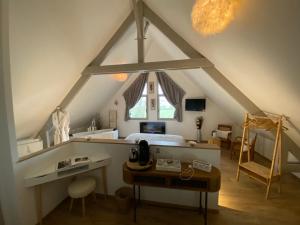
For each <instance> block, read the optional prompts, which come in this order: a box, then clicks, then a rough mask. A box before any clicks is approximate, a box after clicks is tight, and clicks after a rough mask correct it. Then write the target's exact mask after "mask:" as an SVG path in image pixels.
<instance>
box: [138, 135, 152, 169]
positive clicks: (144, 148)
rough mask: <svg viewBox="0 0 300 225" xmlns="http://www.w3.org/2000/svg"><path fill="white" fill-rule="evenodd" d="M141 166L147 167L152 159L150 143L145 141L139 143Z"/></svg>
mask: <svg viewBox="0 0 300 225" xmlns="http://www.w3.org/2000/svg"><path fill="white" fill-rule="evenodd" d="M138 159H139V164H140V165H141V166H145V165H147V164H148V162H149V159H150V151H149V145H148V142H147V141H145V140H141V141H139V154H138Z"/></svg>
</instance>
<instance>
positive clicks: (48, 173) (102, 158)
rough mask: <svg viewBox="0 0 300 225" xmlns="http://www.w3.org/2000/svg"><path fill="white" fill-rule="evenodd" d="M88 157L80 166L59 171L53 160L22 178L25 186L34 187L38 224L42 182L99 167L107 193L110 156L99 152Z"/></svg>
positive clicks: (40, 212) (40, 210) (40, 221)
mask: <svg viewBox="0 0 300 225" xmlns="http://www.w3.org/2000/svg"><path fill="white" fill-rule="evenodd" d="M69 157H70V158H71V157H73V156H69ZM88 157H89V158H90V162H89V163H88V164H85V165H84V166H81V167H77V168H73V169H70V170H66V171H61V172H59V171H57V170H56V164H57V162H55V163H53V164H52V165H50V166H48V167H45V168H43V169H40V170H39V171H37V172H31V173H30V174H28V175H27V176H26V177H25V178H24V180H25V186H26V187H35V191H36V210H37V217H38V222H39V224H42V185H43V184H46V183H49V182H52V181H55V180H60V179H63V178H67V177H71V176H74V175H78V174H82V173H86V172H88V171H91V170H95V169H98V168H100V169H101V175H102V179H103V180H102V183H103V190H104V194H105V196H106V195H107V183H106V166H107V165H109V164H110V162H111V156H110V155H108V154H103V153H100V154H95V155H92V156H88Z"/></svg>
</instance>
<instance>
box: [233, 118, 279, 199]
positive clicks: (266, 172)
mask: <svg viewBox="0 0 300 225" xmlns="http://www.w3.org/2000/svg"><path fill="white" fill-rule="evenodd" d="M250 117H253V118H254V119H251V118H250ZM255 118H257V119H259V120H265V121H268V120H269V121H272V120H271V119H270V118H268V117H264V116H254V115H251V116H250V114H248V113H246V115H245V121H244V128H243V137H242V143H241V150H240V156H239V163H238V170H237V176H236V179H237V181H239V177H240V172H241V171H242V172H244V173H246V174H247V175H248V176H250V177H252V178H254V179H255V180H258V181H260V182H262V183H263V184H265V185H266V186H267V191H266V199H268V197H269V192H270V187H271V184H272V182H275V181H279V188H278V192H279V193H280V191H281V184H280V178H281V173H282V172H281V170H282V166H281V151H282V116H280V117H277V118H275V122H274V123H273V126H272V125H270V123H269V124H266V125H263V124H255ZM250 127H252V128H258V129H265V130H270V129H272V128H276V136H275V144H274V150H273V156H272V164H271V167H270V168H267V167H264V166H262V165H260V164H258V163H255V162H254V161H251V159H250V143H249V140H250V139H249V133H250V131H249V130H250ZM246 140H247V143H246ZM245 145H246V147H247V153H248V154H247V156H248V157H247V160H248V161H247V162H246V163H244V162H242V155H243V150H244V146H245ZM275 166H276V171H275ZM274 172H275V173H274Z"/></svg>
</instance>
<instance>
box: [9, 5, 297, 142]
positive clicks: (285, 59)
mask: <svg viewBox="0 0 300 225" xmlns="http://www.w3.org/2000/svg"><path fill="white" fill-rule="evenodd" d="M145 2H146V3H147V4H148V5H149V6H150V7H151V8H152V9H153V10H154V11H155V12H156V13H157V14H159V15H160V16H161V17H162V18H163V19H164V20H165V21H166V22H167V23H168V24H169V25H170V26H171V27H172V28H173V29H174V30H175V31H176V32H178V34H179V35H181V36H182V37H183V38H184V39H185V40H187V41H188V42H189V43H190V44H191V45H192V46H193V47H195V48H196V49H197V50H198V51H199V52H201V53H203V54H204V55H205V56H206V57H207V58H208V59H210V60H211V61H212V62H213V63H214V64H215V65H216V67H217V68H218V69H219V70H220V71H222V72H223V74H224V75H225V76H226V77H227V78H228V79H229V80H230V81H231V82H232V83H233V84H234V85H235V86H237V87H239V89H240V90H241V91H242V92H243V93H244V94H246V95H247V96H248V97H249V98H250V100H252V101H253V102H255V103H256V104H257V105H258V106H259V107H260V108H261V109H263V110H266V111H269V112H273V113H278V114H282V113H284V114H285V115H287V116H289V117H290V120H291V122H292V123H293V124H294V126H295V129H292V130H291V131H289V132H290V136H291V137H292V138H293V140H294V141H295V142H297V143H298V145H300V138H299V128H300V120H299V118H298V117H297V114H299V113H300V103H299V101H297V98H298V97H299V95H300V93H299V91H298V89H297V87H296V85H297V84H298V83H299V80H300V78H299V76H297V75H298V65H299V58H298V57H297V55H296V54H297V53H298V52H299V50H300V49H299V48H300V46H299V45H294V44H293V43H297V41H298V40H299V38H300V31H299V30H298V27H299V25H300V24H299V23H300V22H299V21H300V14H299V13H298V14H297V12H298V11H297V9H299V7H300V2H299V1H291V2H289V4H286V3H285V2H284V1H281V0H273V1H272V4H270V2H268V1H264V2H262V1H259V0H244V1H243V4H242V7H241V10H240V13H239V15H238V16H237V18H236V20H235V21H234V22H233V24H232V25H231V26H230V27H229V28H228V29H227V30H226V31H225V32H224V33H222V34H218V35H215V36H212V37H206V38H204V37H202V36H200V35H199V34H197V33H195V31H194V30H193V29H192V27H191V23H190V12H191V8H192V5H193V3H194V1H193V0H185V1H181V0H163V1H162V0H151V1H150V0H149V1H147V0H145ZM12 6H13V7H12V12H11V57H12V60H11V63H12V85H13V95H14V107H15V120H16V127H17V133H18V137H25V136H30V135H32V134H33V133H34V132H36V131H37V130H38V129H39V128H40V127H41V126H42V124H43V122H44V121H45V120H46V119H47V117H48V116H49V114H50V112H51V111H52V110H53V109H54V108H55V107H56V105H57V104H58V102H60V101H61V100H62V98H63V97H64V96H65V94H66V90H68V89H70V88H71V87H72V85H73V84H74V82H75V81H76V80H77V79H78V77H79V74H80V72H81V71H82V69H83V68H84V67H85V66H86V65H87V64H88V63H89V62H90V61H91V59H92V58H93V57H94V56H95V55H96V54H97V52H98V51H99V50H100V49H101V48H102V47H103V46H104V44H105V43H106V42H107V40H108V39H109V38H110V36H111V34H112V33H113V32H114V31H115V30H116V28H117V27H118V26H119V24H120V23H121V22H122V21H123V20H124V18H125V17H126V16H127V15H128V14H129V11H130V4H129V1H128V3H127V2H126V4H124V1H121V0H113V1H100V0H94V1H89V2H88V4H87V3H86V1H85V2H82V1H79V0H78V1H72V2H70V1H63V2H61V1H50V0H49V1H44V2H43V3H41V2H40V1H33V0H31V1H26V3H25V2H23V1H12ZM112 15H113V16H112ZM108 21H109V23H108ZM97 28H98V29H97ZM129 52H130V53H132V52H133V51H132V50H130V51H129ZM116 63H119V62H116ZM187 74H189V76H191V77H192V78H193V79H194V80H196V81H197V79H200V78H199V76H201V73H199V74H198V73H187ZM197 82H199V84H200V85H201V84H202V85H203V83H204V82H205V79H204V80H203V81H197ZM204 86H205V85H204ZM205 87H208V86H205ZM202 89H203V90H205V89H204V88H202ZM207 89H208V92H209V90H210V92H211V94H210V95H211V98H212V99H213V94H214V93H215V92H214V91H212V88H207ZM36 93H38V94H36ZM214 98H217V97H214ZM213 100H214V99H213ZM222 102H223V104H224V101H222ZM233 102H234V101H233ZM233 104H236V103H233ZM229 106H230V105H229ZM229 108H230V109H231V110H232V107H231V106H230V107H229ZM241 110H243V109H242V108H241ZM233 111H235V110H233ZM233 113H234V112H233ZM33 124H34V125H33Z"/></svg>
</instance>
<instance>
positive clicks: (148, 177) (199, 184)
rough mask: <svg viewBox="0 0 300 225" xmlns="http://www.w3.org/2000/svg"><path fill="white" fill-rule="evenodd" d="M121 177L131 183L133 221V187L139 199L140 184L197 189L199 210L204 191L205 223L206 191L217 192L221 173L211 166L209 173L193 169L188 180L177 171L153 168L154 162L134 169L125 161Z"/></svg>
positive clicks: (201, 209)
mask: <svg viewBox="0 0 300 225" xmlns="http://www.w3.org/2000/svg"><path fill="white" fill-rule="evenodd" d="M188 165H189V164H188V163H181V167H182V170H184V169H186V168H187V167H188ZM123 179H124V181H125V182H126V183H127V184H132V185H133V196H134V222H136V197H135V195H136V194H135V189H136V185H137V186H138V199H139V200H140V186H152V187H162V188H173V189H184V190H191V191H199V192H200V199H199V210H200V211H199V212H201V213H202V212H203V208H202V192H204V193H205V203H204V204H205V207H204V213H203V217H204V223H205V225H206V224H207V193H208V192H217V191H219V190H220V183H221V174H220V171H219V170H218V169H217V168H216V167H213V168H212V171H211V172H210V173H207V172H204V171H200V170H197V169H195V172H194V175H193V177H192V178H191V179H189V180H183V179H181V178H180V173H178V172H167V171H158V170H156V169H155V163H153V165H152V167H151V168H150V169H148V170H145V171H134V170H130V169H128V167H127V165H126V163H124V165H123Z"/></svg>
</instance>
